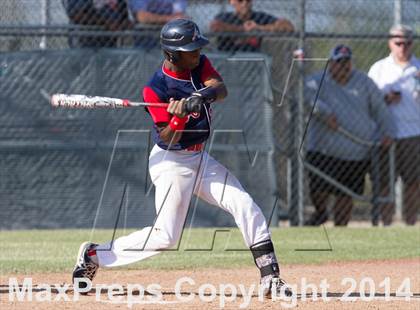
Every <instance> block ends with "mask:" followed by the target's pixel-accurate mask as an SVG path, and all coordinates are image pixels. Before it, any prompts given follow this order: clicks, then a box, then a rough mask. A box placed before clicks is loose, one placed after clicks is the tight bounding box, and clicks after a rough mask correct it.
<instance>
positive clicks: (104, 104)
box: [51, 94, 168, 109]
mask: <svg viewBox="0 0 420 310" xmlns="http://www.w3.org/2000/svg"><path fill="white" fill-rule="evenodd" d="M51 105H52V106H53V107H63V108H75V109H93V108H111V109H112V108H130V107H144V106H146V107H159V108H167V107H168V104H167V103H148V102H132V101H130V100H128V99H119V98H110V97H99V96H93V97H90V96H86V95H68V94H54V95H52V96H51Z"/></svg>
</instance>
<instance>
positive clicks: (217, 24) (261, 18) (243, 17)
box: [210, 0, 294, 52]
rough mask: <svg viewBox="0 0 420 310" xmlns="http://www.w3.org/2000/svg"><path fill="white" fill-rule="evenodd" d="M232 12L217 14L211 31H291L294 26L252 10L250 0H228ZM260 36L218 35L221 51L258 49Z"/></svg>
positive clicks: (284, 20)
mask: <svg viewBox="0 0 420 310" xmlns="http://www.w3.org/2000/svg"><path fill="white" fill-rule="evenodd" d="M230 4H231V5H232V6H233V8H234V10H235V11H234V12H225V13H220V14H218V15H217V16H216V17H215V19H214V20H213V21H212V23H211V25H210V29H211V30H212V31H213V32H219V33H221V32H257V31H261V32H293V31H294V27H293V25H292V24H291V22H290V21H288V20H287V19H284V18H276V17H274V16H272V15H270V14H266V13H264V12H257V11H253V10H252V0H230ZM260 46H261V37H258V36H245V37H238V36H220V37H219V38H218V49H219V50H221V51H233V52H234V51H248V52H255V51H259V49H260Z"/></svg>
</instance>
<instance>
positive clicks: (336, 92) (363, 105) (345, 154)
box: [305, 45, 393, 226]
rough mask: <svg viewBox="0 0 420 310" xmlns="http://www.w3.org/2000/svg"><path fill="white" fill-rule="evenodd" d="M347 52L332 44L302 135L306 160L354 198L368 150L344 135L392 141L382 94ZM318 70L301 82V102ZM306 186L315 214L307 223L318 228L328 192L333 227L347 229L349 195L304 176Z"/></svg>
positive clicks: (365, 169) (313, 90)
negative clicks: (333, 199)
mask: <svg viewBox="0 0 420 310" xmlns="http://www.w3.org/2000/svg"><path fill="white" fill-rule="evenodd" d="M351 58H352V51H351V49H350V48H349V47H348V46H345V45H338V46H336V47H335V48H334V49H333V50H332V51H331V54H330V64H329V67H328V72H327V73H326V76H325V79H324V82H323V84H322V87H321V89H320V93H319V97H318V99H317V102H316V109H315V111H314V117H312V119H311V123H310V126H309V131H308V140H307V146H306V147H307V154H306V161H307V162H308V163H310V164H311V165H313V166H315V167H316V168H317V169H319V170H321V171H322V172H323V173H325V174H327V175H328V176H329V177H331V178H333V179H335V180H336V181H337V182H339V183H341V184H342V185H343V186H345V187H347V188H348V189H350V190H351V191H353V192H354V193H356V194H359V195H360V194H362V193H363V188H364V178H365V174H366V173H367V172H368V170H369V164H370V163H369V151H370V147H369V146H366V145H363V144H360V143H357V142H355V141H354V139H351V138H350V137H349V136H348V135H345V134H343V133H342V131H343V130H339V129H344V130H345V131H346V132H349V133H350V134H351V135H352V136H354V137H357V138H359V139H363V140H367V141H376V140H378V139H379V140H381V141H382V144H383V146H385V147H388V146H389V145H390V144H391V143H392V139H391V137H392V136H393V128H392V123H391V122H390V116H389V114H388V111H387V109H386V106H385V103H384V101H383V96H382V94H381V93H380V91H379V89H378V88H377V86H376V85H375V83H374V82H373V81H372V80H371V79H370V78H369V77H368V76H367V75H366V74H364V73H362V72H360V71H357V70H354V69H353V68H352V60H351ZM321 78H322V72H321V73H316V74H315V75H313V76H311V77H309V78H308V79H307V80H306V85H305V86H306V92H305V96H306V99H307V100H306V102H307V103H308V104H310V105H311V106H312V105H313V102H314V99H315V94H316V92H317V90H318V88H319V85H320V82H321ZM308 176H309V188H310V195H311V199H312V202H313V204H314V206H315V209H316V212H315V213H314V214H313V215H312V217H311V219H310V220H309V221H308V222H307V224H309V225H320V224H322V223H324V222H325V221H326V220H327V219H328V212H327V209H326V203H327V199H328V197H329V195H330V194H333V195H335V196H336V202H335V205H334V223H335V225H340V226H341V225H347V224H348V222H349V220H350V218H351V212H352V208H353V201H352V197H351V196H349V195H347V194H345V193H344V192H342V191H340V190H339V189H338V188H336V187H334V186H333V185H331V184H330V183H329V182H327V181H326V180H325V179H324V178H322V177H320V176H319V175H317V174H315V173H312V172H309V174H308Z"/></svg>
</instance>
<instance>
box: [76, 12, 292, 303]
mask: <svg viewBox="0 0 420 310" xmlns="http://www.w3.org/2000/svg"><path fill="white" fill-rule="evenodd" d="M160 42H161V47H162V49H163V53H164V56H165V60H164V61H163V64H162V66H161V68H159V69H158V70H157V71H156V72H155V74H154V75H153V77H152V78H151V80H150V81H149V82H148V84H147V85H146V86H145V87H144V89H143V98H144V101H145V102H150V103H153V102H168V103H169V105H168V108H167V109H164V108H155V107H148V108H147V111H148V113H149V114H150V116H151V117H152V119H153V122H154V141H155V146H154V147H153V149H152V151H151V153H150V157H149V172H150V176H151V179H152V182H153V184H154V185H155V187H156V197H155V204H156V213H157V218H156V222H155V224H154V225H153V227H146V228H144V229H142V230H140V231H136V232H134V233H132V234H130V235H128V236H124V237H121V238H118V239H116V240H114V241H113V242H109V243H105V244H101V245H97V244H93V243H89V242H85V243H83V244H82V245H81V246H80V250H79V254H78V258H77V262H76V266H75V269H74V271H73V281H74V279H76V278H88V279H90V280H92V279H93V278H94V276H95V274H96V272H97V269H98V267H113V266H121V265H126V264H129V263H133V262H136V261H140V260H142V259H145V258H147V257H150V256H153V255H156V254H158V253H160V250H163V249H167V248H170V247H172V246H174V245H176V244H177V242H178V240H179V238H180V236H181V232H182V229H183V226H184V223H185V220H186V215H187V211H188V207H189V204H190V201H191V198H192V195H196V196H198V197H200V198H201V199H203V200H205V201H206V202H208V203H210V204H213V205H216V206H218V207H220V208H222V209H224V210H226V211H227V212H229V213H230V214H232V216H233V217H234V219H235V222H236V223H237V225H238V227H239V229H240V230H241V233H242V235H243V238H244V240H245V243H246V244H247V246H248V247H249V248H250V250H251V252H252V254H253V257H254V261H255V264H256V265H257V267H258V268H259V270H260V273H261V286H262V288H263V292H264V294H265V295H266V296H267V297H270V296H271V293H272V290H276V291H275V292H276V294H278V293H279V292H281V293H285V294H286V295H287V296H290V295H291V294H292V292H291V291H290V289H288V288H287V286H286V285H285V282H284V281H283V280H281V279H280V276H279V275H280V270H279V265H278V262H277V259H276V255H275V253H274V246H273V243H272V241H271V237H270V232H269V230H268V226H267V223H266V220H265V218H264V215H263V214H262V212H261V210H260V208H259V207H258V206H257V205H256V203H255V202H254V201H253V199H252V198H251V197H250V196H249V194H248V193H247V192H246V191H245V190H244V189H243V188H242V186H241V184H240V183H239V181H238V180H237V179H236V177H235V176H233V175H232V174H230V172H229V171H228V170H227V169H226V168H225V167H223V166H222V165H221V164H220V163H218V162H217V161H216V160H215V159H214V158H212V157H211V156H210V155H209V154H208V153H207V152H205V151H204V143H205V141H206V140H207V139H208V137H209V135H210V125H211V104H212V103H213V102H215V101H219V100H222V99H223V98H225V97H226V96H227V90H226V87H225V85H224V83H223V80H222V78H221V77H220V75H219V74H218V72H217V71H216V70H215V69H214V68H213V66H212V64H211V63H210V61H209V59H208V58H207V57H206V56H205V55H202V54H201V48H202V47H203V46H205V45H207V44H208V43H209V41H208V39H207V38H205V37H204V36H202V35H201V34H200V30H199V28H198V26H197V25H196V24H195V23H194V22H192V21H190V20H186V19H175V20H172V21H170V22H168V23H167V24H165V25H164V26H163V28H162V30H161V34H160ZM191 102H193V108H191ZM197 106H198V108H199V109H196V108H197ZM191 110H195V111H196V112H192V113H191V112H190V111H191ZM79 283H80V285H82V284H84V282H79Z"/></svg>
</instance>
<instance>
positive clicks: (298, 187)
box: [289, 0, 306, 226]
mask: <svg viewBox="0 0 420 310" xmlns="http://www.w3.org/2000/svg"><path fill="white" fill-rule="evenodd" d="M305 2H306V1H305V0H300V29H299V45H298V47H299V49H302V50H304V44H305ZM303 63H304V62H303V61H299V62H298V63H297V64H298V70H299V81H298V102H297V104H292V105H291V125H292V128H293V129H292V130H293V133H292V136H293V147H292V149H293V153H292V154H291V155H292V156H291V162H290V168H291V171H290V174H291V180H290V181H291V184H290V202H289V210H290V211H289V212H290V214H289V215H290V225H292V226H298V225H303V205H304V188H303V185H304V184H303V162H302V160H301V157H300V153H299V149H300V145H301V142H302V138H303V104H304V103H303V100H304V97H303V96H304V94H303V92H304V79H305V76H304V74H305V72H304V65H303Z"/></svg>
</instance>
